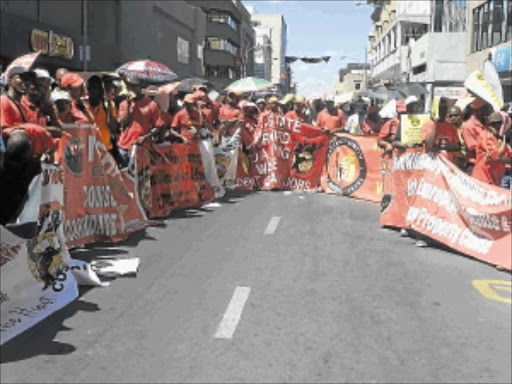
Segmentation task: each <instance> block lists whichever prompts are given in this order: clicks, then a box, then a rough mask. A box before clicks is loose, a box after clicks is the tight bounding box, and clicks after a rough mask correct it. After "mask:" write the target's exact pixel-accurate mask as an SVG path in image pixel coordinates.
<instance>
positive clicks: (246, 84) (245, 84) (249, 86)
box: [226, 77, 274, 92]
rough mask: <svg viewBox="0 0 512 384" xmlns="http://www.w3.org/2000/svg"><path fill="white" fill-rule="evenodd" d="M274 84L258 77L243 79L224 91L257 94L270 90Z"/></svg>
mask: <svg viewBox="0 0 512 384" xmlns="http://www.w3.org/2000/svg"><path fill="white" fill-rule="evenodd" d="M273 86H274V84H272V83H271V82H270V81H267V80H265V79H261V78H259V77H245V78H243V79H240V80H237V81H235V82H234V83H232V84H230V85H228V87H227V88H226V91H231V92H257V91H262V90H264V89H267V88H272V87H273Z"/></svg>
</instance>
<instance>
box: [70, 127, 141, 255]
mask: <svg viewBox="0 0 512 384" xmlns="http://www.w3.org/2000/svg"><path fill="white" fill-rule="evenodd" d="M63 129H64V133H65V135H63V137H62V139H61V141H62V144H63V151H64V154H63V156H62V163H63V164H62V168H63V171H64V200H65V204H64V209H65V221H64V235H65V237H66V244H67V245H68V247H75V246H78V245H81V244H86V243H92V242H94V241H120V240H124V239H126V238H127V237H128V234H129V233H131V232H135V231H138V230H141V229H143V228H145V227H146V226H147V222H146V217H145V215H144V213H143V212H142V211H141V210H140V208H139V206H138V205H137V204H136V202H135V200H134V199H133V197H134V196H133V194H130V193H129V192H128V189H127V186H126V181H125V179H124V177H123V173H122V172H121V171H120V170H119V168H118V166H117V164H116V161H115V159H114V157H113V156H112V155H111V154H110V153H109V152H108V151H107V149H106V147H105V145H104V144H103V142H102V141H101V139H100V137H99V134H98V131H97V130H96V129H95V128H94V126H92V125H86V124H74V125H64V127H63Z"/></svg>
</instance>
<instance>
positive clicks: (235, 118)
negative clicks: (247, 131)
mask: <svg viewBox="0 0 512 384" xmlns="http://www.w3.org/2000/svg"><path fill="white" fill-rule="evenodd" d="M238 102H239V100H238V96H237V95H236V93H235V92H232V91H230V92H228V94H227V95H226V104H224V105H223V106H222V107H221V108H220V112H219V121H220V127H219V135H220V136H222V134H223V133H224V132H226V131H228V130H230V129H231V128H232V127H233V126H234V125H235V123H237V122H239V121H241V120H242V111H241V110H240V108H239V107H238Z"/></svg>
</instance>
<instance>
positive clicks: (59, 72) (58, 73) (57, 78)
mask: <svg viewBox="0 0 512 384" xmlns="http://www.w3.org/2000/svg"><path fill="white" fill-rule="evenodd" d="M68 72H69V71H68V70H67V69H66V68H59V69H57V71H56V72H55V83H56V85H57V88H60V89H63V87H62V78H63V77H64V75H65V74H66V73H68Z"/></svg>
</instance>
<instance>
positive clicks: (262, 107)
mask: <svg viewBox="0 0 512 384" xmlns="http://www.w3.org/2000/svg"><path fill="white" fill-rule="evenodd" d="M256 105H257V106H258V110H259V112H260V113H263V112H265V109H267V102H266V101H265V99H258V100H257V101H256Z"/></svg>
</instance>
